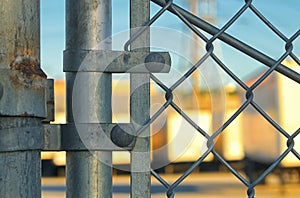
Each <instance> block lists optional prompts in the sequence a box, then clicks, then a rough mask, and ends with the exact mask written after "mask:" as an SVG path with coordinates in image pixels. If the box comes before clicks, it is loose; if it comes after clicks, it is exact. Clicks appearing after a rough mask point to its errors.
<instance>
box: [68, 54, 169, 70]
mask: <svg viewBox="0 0 300 198" xmlns="http://www.w3.org/2000/svg"><path fill="white" fill-rule="evenodd" d="M170 65H171V57H170V55H169V53H168V52H151V53H149V52H139V51H130V52H127V51H106V50H79V51H75V50H66V51H64V72H107V73H168V72H169V71H170V68H171V66H170Z"/></svg>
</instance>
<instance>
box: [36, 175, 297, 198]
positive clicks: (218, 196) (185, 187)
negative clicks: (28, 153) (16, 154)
mask: <svg viewBox="0 0 300 198" xmlns="http://www.w3.org/2000/svg"><path fill="white" fill-rule="evenodd" d="M161 176H162V177H163V178H164V179H165V180H167V181H168V182H170V183H171V182H174V181H175V180H176V178H178V177H179V175H165V174H162V175H161ZM113 183H114V187H113V191H114V194H113V197H114V198H129V197H130V195H129V192H130V187H129V176H114V178H113ZM42 184H43V192H42V198H64V197H66V194H65V178H44V179H43V181H42ZM255 189H256V193H255V195H256V196H255V197H256V198H279V197H280V198H297V197H299V196H300V183H299V181H294V182H290V183H286V184H281V183H280V180H279V178H278V177H277V176H275V175H270V176H269V177H268V178H267V181H266V184H264V185H258V186H257V187H256V188H255ZM151 191H152V197H153V198H161V197H166V190H165V188H164V187H163V186H162V185H160V184H159V182H157V181H156V179H155V178H153V179H152V189H151ZM175 197H176V198H187V197H189V198H196V197H197V198H202V197H203V198H204V197H205V198H224V197H230V198H241V197H245V198H247V188H246V187H245V186H244V185H243V184H242V183H241V182H240V181H239V180H237V179H236V178H235V177H234V176H233V175H231V174H230V173H197V174H192V175H190V176H189V177H188V178H187V179H186V180H185V181H184V182H183V183H182V184H181V185H180V186H179V187H178V188H177V190H176V194H175Z"/></svg>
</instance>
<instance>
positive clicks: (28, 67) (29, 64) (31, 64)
mask: <svg viewBox="0 0 300 198" xmlns="http://www.w3.org/2000/svg"><path fill="white" fill-rule="evenodd" d="M10 68H11V69H12V70H15V71H20V72H22V73H23V74H24V75H25V76H26V77H27V78H32V77H35V76H39V77H42V78H47V75H46V74H45V73H44V72H43V70H41V68H40V64H39V61H38V60H37V59H35V58H33V57H31V56H26V57H25V56H18V57H17V58H15V60H14V61H13V62H12V63H11V65H10Z"/></svg>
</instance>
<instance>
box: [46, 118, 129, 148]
mask: <svg viewBox="0 0 300 198" xmlns="http://www.w3.org/2000/svg"><path fill="white" fill-rule="evenodd" d="M134 133H135V131H134V128H133V127H132V125H131V124H103V123H101V124H63V125H44V149H43V150H44V151H78V150H79V151H85V150H91V151H92V150H99V151H100V150H101V151H124V150H132V148H133V146H134V143H135V136H134Z"/></svg>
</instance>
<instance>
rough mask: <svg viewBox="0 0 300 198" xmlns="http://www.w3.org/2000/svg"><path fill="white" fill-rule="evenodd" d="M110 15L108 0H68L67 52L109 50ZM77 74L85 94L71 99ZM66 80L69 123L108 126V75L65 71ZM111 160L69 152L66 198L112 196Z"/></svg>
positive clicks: (94, 153) (101, 155)
mask: <svg viewBox="0 0 300 198" xmlns="http://www.w3.org/2000/svg"><path fill="white" fill-rule="evenodd" d="M111 13H112V10H111V0H80V1H77V0H67V1H66V16H67V18H66V24H67V27H66V50H75V51H76V50H78V51H79V50H98V49H102V50H104V49H106V50H110V49H111V43H110V42H108V41H106V42H105V44H104V45H102V44H101V41H103V40H104V39H106V38H107V37H109V36H111V31H112V18H111ZM76 75H77V77H78V76H81V77H83V78H84V79H85V84H86V87H85V91H86V92H84V93H82V94H81V96H79V95H74V96H72V93H73V86H74V82H75V79H76ZM97 79H99V80H97ZM66 80H67V121H68V123H73V122H74V116H76V120H75V121H76V123H99V122H102V123H111V119H112V118H111V117H112V116H111V74H103V73H96V72H77V73H71V72H68V73H66ZM89 94H90V95H89ZM74 97H80V98H81V97H83V98H85V99H84V100H83V101H82V102H81V103H80V104H76V105H77V106H78V108H80V109H81V110H82V112H84V113H83V114H82V115H73V109H72V101H74ZM76 112H77V111H76ZM111 161H112V153H111V152H104V151H88V150H86V151H76V150H74V151H68V152H67V197H69V198H76V197H78V198H82V197H86V198H88V197H93V198H95V197H103V198H109V197H112V166H111V163H112V162H111Z"/></svg>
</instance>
